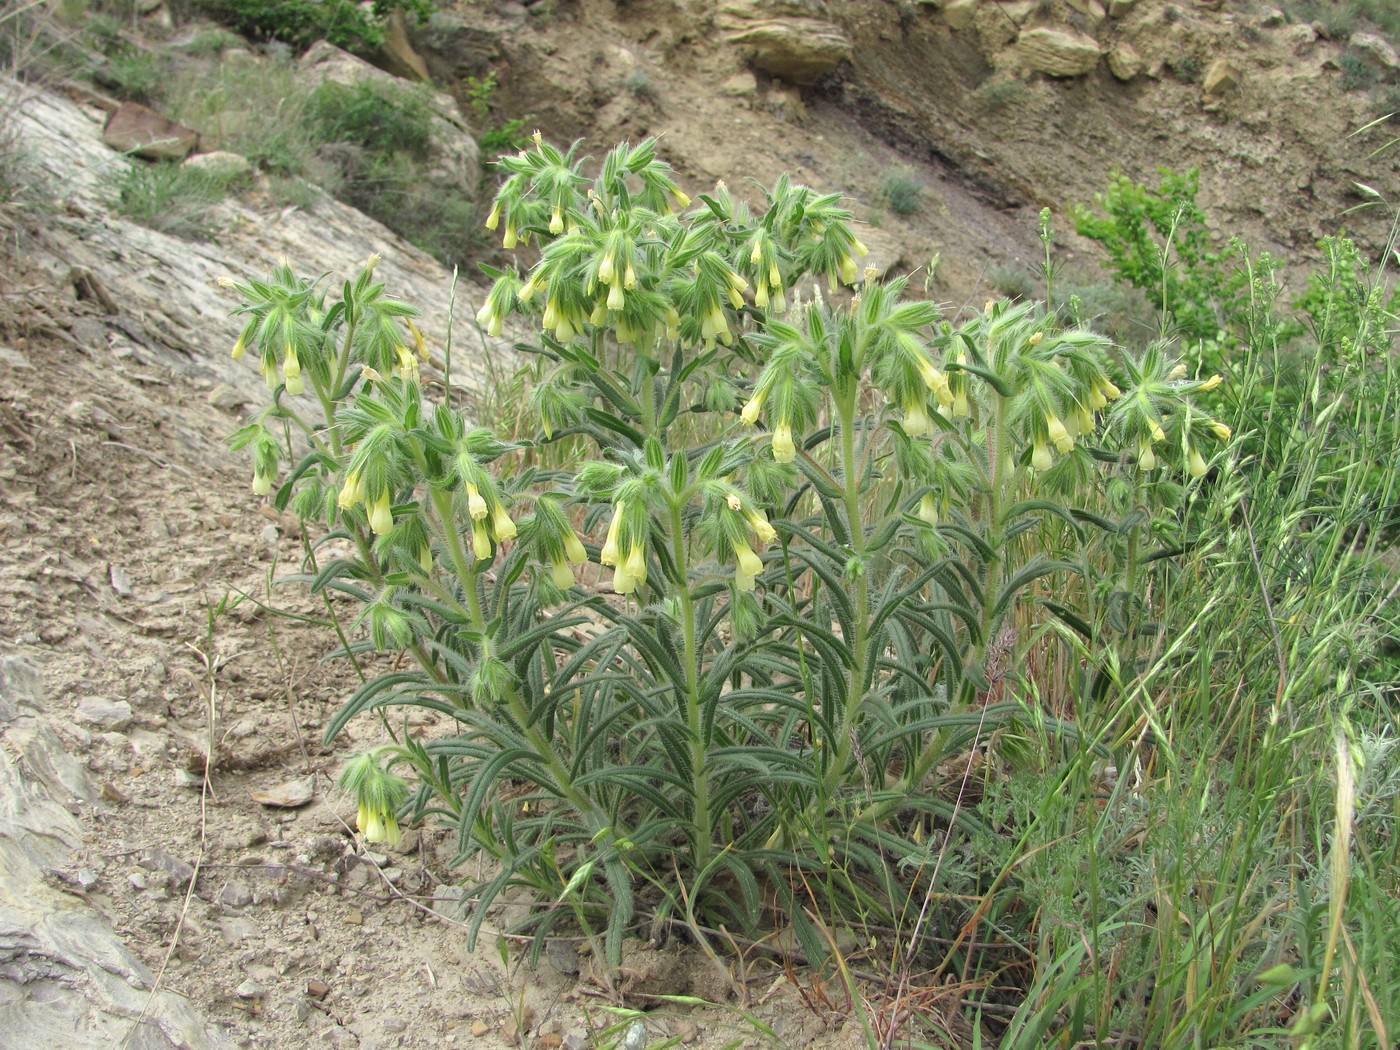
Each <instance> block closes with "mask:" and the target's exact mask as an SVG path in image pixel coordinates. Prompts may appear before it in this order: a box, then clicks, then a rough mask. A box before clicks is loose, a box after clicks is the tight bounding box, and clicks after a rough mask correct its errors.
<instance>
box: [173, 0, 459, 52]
mask: <svg viewBox="0 0 1400 1050" xmlns="http://www.w3.org/2000/svg"><path fill="white" fill-rule="evenodd" d="M194 3H195V6H196V8H197V9H198V10H200V11H202V12H203V13H205V14H207V15H209V16H210V17H211V18H215V19H217V20H218V21H220V22H223V23H224V24H225V25H227V26H229V27H231V28H232V29H235V30H237V31H238V32H239V33H241V34H243V35H244V36H246V37H249V38H250V39H253V40H264V41H265V40H277V41H280V42H282V43H284V44H288V45H290V46H291V47H293V48H297V49H304V48H307V47H309V46H311V45H312V44H314V43H315V42H316V41H317V40H328V41H329V42H330V43H332V44H334V45H335V46H336V47H340V48H344V49H345V50H347V51H353V52H357V53H363V52H365V51H369V50H372V49H374V48H376V47H378V46H379V45H380V44H382V43H383V42H384V20H385V18H387V17H388V15H389V13H390V12H392V11H396V10H397V11H402V12H404V13H405V14H406V15H408V16H410V17H413V18H417V19H418V20H420V21H421V20H424V19H426V18H427V17H428V15H429V14H430V13H431V12H432V10H433V4H432V0H374V3H373V5H365V4H357V3H353V2H352V0H275V2H274V0H194Z"/></svg>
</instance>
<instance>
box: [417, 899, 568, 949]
mask: <svg viewBox="0 0 1400 1050" xmlns="http://www.w3.org/2000/svg"><path fill="white" fill-rule="evenodd" d="M432 909H433V911H434V912H435V913H436V914H438V915H441V916H442V917H443V918H444V919H447V920H449V921H451V922H461V921H463V920H464V919H465V918H466V917H467V911H468V905H467V891H466V890H465V889H464V888H462V887H461V886H446V885H443V886H436V887H434V888H433V902H432ZM548 943H553V942H552V941H551V942H548ZM546 947H547V946H546Z"/></svg>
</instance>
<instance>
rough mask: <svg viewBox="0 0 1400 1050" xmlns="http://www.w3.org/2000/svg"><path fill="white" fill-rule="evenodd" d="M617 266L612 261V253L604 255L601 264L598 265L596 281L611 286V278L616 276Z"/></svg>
mask: <svg viewBox="0 0 1400 1050" xmlns="http://www.w3.org/2000/svg"><path fill="white" fill-rule="evenodd" d="M616 267H617V264H616V263H615V262H614V261H613V253H612V252H607V253H606V254H604V256H603V259H602V261H601V262H599V263H598V280H600V281H602V282H603V283H604V284H612V283H613V278H615V277H616V276H617V273H616Z"/></svg>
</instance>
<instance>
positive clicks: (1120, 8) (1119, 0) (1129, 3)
mask: <svg viewBox="0 0 1400 1050" xmlns="http://www.w3.org/2000/svg"><path fill="white" fill-rule="evenodd" d="M1136 4H1137V0H1108V14H1109V17H1111V18H1122V17H1123V16H1124V15H1126V14H1127V13H1128V12H1129V11H1131V10H1132V9H1133V7H1134V6H1135V5H1136Z"/></svg>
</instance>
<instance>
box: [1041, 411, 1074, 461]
mask: <svg viewBox="0 0 1400 1050" xmlns="http://www.w3.org/2000/svg"><path fill="white" fill-rule="evenodd" d="M1045 432H1046V436H1047V437H1049V438H1050V440H1051V441H1052V442H1053V443H1054V445H1055V448H1056V450H1058V451H1059V452H1060V453H1061V454H1063V453H1066V452H1068V451H1069V450H1070V449H1072V448H1074V438H1072V437H1070V435H1069V431H1068V430H1066V429H1065V425H1064V423H1063V422H1061V421H1060V417H1059V416H1056V415H1050V416H1047V417H1046V419H1045Z"/></svg>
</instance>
